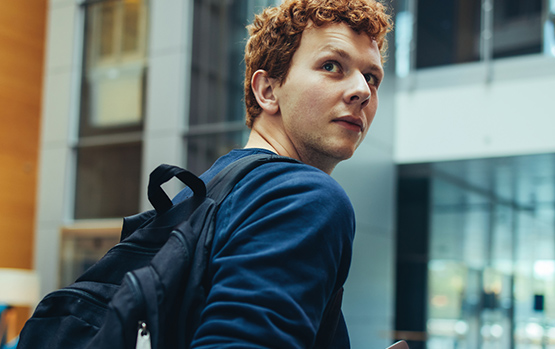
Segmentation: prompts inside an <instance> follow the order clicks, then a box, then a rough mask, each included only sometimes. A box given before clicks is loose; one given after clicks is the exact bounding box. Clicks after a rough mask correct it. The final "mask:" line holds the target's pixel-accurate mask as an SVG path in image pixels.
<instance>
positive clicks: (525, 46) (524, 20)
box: [493, 0, 542, 58]
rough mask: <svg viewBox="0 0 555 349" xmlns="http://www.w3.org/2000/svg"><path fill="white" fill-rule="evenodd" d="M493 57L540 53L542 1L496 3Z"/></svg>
mask: <svg viewBox="0 0 555 349" xmlns="http://www.w3.org/2000/svg"><path fill="white" fill-rule="evenodd" d="M493 11H494V21H493V23H494V28H493V57H494V58H501V57H509V56H517V55H524V54H532V53H540V52H542V19H541V18H542V1H541V0H495V1H494V7H493Z"/></svg>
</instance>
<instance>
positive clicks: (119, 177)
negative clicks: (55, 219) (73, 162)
mask: <svg viewBox="0 0 555 349" xmlns="http://www.w3.org/2000/svg"><path fill="white" fill-rule="evenodd" d="M141 148H142V145H141V143H132V144H118V145H105V146H90V147H81V148H79V149H78V154H77V183H76V190H75V218H76V219H91V218H114V217H123V216H127V215H131V214H135V213H137V212H138V211H139V195H140V191H141V190H140V183H141V162H142V161H141Z"/></svg>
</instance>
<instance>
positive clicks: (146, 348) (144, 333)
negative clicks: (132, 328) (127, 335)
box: [135, 321, 152, 349]
mask: <svg viewBox="0 0 555 349" xmlns="http://www.w3.org/2000/svg"><path fill="white" fill-rule="evenodd" d="M151 348H152V346H151V344H150V332H149V331H148V327H147V326H146V323H145V322H144V321H139V329H138V331H137V345H136V346H135V349H151Z"/></svg>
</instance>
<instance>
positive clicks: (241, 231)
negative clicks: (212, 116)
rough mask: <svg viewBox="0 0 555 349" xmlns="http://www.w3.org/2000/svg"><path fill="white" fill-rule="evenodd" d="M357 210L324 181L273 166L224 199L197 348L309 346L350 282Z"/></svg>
mask: <svg viewBox="0 0 555 349" xmlns="http://www.w3.org/2000/svg"><path fill="white" fill-rule="evenodd" d="M353 234H354V214H353V209H352V206H351V204H350V201H349V199H348V198H347V196H346V194H345V192H344V191H343V189H342V188H341V187H340V186H339V185H338V184H337V182H335V181H334V180H333V179H332V178H331V177H330V176H328V175H327V174H325V173H323V172H321V171H319V170H316V169H314V168H312V167H309V166H306V165H299V164H284V163H275V164H268V165H264V166H261V167H260V168H257V169H255V170H254V171H252V172H251V173H249V174H248V175H247V176H246V177H245V178H244V179H243V180H242V181H241V182H240V183H239V184H238V185H237V187H236V188H235V189H234V191H233V192H232V193H231V194H230V196H229V197H228V198H227V199H226V200H225V201H224V202H223V204H222V206H221V207H220V210H219V212H218V218H217V222H216V235H215V238H214V245H213V251H212V257H211V264H210V266H209V272H210V278H211V289H210V292H209V295H208V299H207V305H206V307H205V309H204V311H203V314H202V320H201V325H200V327H199V328H198V330H197V332H196V334H195V338H194V340H193V344H192V347H193V348H310V347H312V344H313V342H314V339H315V336H316V332H317V331H318V327H319V324H320V321H321V318H322V314H323V311H324V308H325V306H326V304H327V302H328V301H329V299H330V298H331V296H332V295H333V294H334V292H335V291H337V290H338V289H339V288H340V287H342V285H343V283H344V282H345V279H346V277H347V273H348V269H349V265H350V260H351V248H352V241H353Z"/></svg>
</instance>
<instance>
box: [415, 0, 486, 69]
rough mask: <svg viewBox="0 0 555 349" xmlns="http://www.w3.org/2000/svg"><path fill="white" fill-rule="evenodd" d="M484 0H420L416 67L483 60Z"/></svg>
mask: <svg viewBox="0 0 555 349" xmlns="http://www.w3.org/2000/svg"><path fill="white" fill-rule="evenodd" d="M480 12H481V1H480V0H451V1H446V0H419V1H418V12H417V13H418V20H417V33H416V36H417V42H416V45H417V48H416V67H417V68H427V67H435V66H441V65H447V64H455V63H465V62H472V61H478V60H479V59H480Z"/></svg>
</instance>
